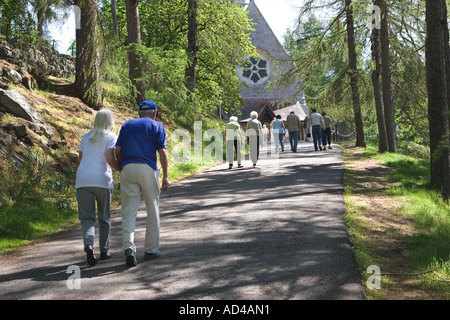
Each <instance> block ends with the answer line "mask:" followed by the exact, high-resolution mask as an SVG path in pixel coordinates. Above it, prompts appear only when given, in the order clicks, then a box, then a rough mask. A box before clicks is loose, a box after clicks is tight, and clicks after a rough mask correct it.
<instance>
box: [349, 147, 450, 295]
mask: <svg viewBox="0 0 450 320" xmlns="http://www.w3.org/2000/svg"><path fill="white" fill-rule="evenodd" d="M344 156H345V163H346V171H345V200H346V205H347V209H348V214H347V215H346V221H347V224H348V226H349V233H350V236H351V239H352V242H353V244H354V248H355V255H356V258H357V261H358V264H359V266H360V269H361V273H362V276H363V282H364V284H367V280H369V281H371V280H372V279H369V277H370V275H372V273H370V274H368V273H367V272H366V270H367V268H368V267H369V266H371V265H377V266H379V267H380V271H381V274H382V277H381V286H380V287H379V288H377V289H372V290H370V289H368V290H367V293H368V296H367V297H368V299H445V300H448V299H449V298H450V293H449V292H450V266H449V265H448V264H447V265H445V266H443V267H441V266H442V265H443V264H445V262H447V261H448V259H449V256H450V205H449V203H446V202H444V201H442V199H441V197H440V195H439V194H438V193H437V192H435V191H433V190H430V188H429V161H428V159H427V156H426V151H424V150H423V149H422V148H420V146H412V145H411V144H405V145H403V144H402V143H401V142H400V143H399V152H398V153H396V154H389V153H386V154H379V153H378V152H377V147H376V141H369V145H368V147H367V148H365V149H358V148H347V149H345V150H344ZM433 269H436V270H433ZM430 270H433V271H432V272H430Z"/></svg>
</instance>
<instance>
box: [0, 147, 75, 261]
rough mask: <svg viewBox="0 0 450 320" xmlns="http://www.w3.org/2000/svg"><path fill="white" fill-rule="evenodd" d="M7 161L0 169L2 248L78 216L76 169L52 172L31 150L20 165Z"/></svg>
mask: <svg viewBox="0 0 450 320" xmlns="http://www.w3.org/2000/svg"><path fill="white" fill-rule="evenodd" d="M9 163H10V162H7V161H5V162H4V163H3V164H2V170H1V172H0V252H1V253H4V252H7V251H9V250H13V249H14V248H16V247H17V246H20V245H23V244H26V243H28V242H29V241H32V240H35V239H36V238H39V237H42V236H45V235H48V234H49V233H51V232H55V231H58V230H60V229H61V228H64V227H66V226H69V225H72V224H73V223H74V222H75V221H76V220H77V215H76V210H75V209H74V195H75V191H74V185H73V179H74V178H73V173H72V172H70V170H68V171H67V172H65V173H56V172H52V171H51V170H50V168H49V166H48V164H47V163H46V161H45V160H44V159H42V158H41V157H40V156H39V155H37V154H35V153H32V152H31V153H29V155H28V156H27V160H26V161H25V162H23V163H22V164H20V163H17V164H16V167H14V166H12V165H10V164H9Z"/></svg>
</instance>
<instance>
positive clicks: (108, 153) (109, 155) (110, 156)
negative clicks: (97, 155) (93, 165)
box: [106, 148, 120, 170]
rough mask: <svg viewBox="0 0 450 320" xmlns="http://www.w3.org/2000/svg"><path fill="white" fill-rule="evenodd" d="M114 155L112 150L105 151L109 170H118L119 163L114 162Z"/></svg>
mask: <svg viewBox="0 0 450 320" xmlns="http://www.w3.org/2000/svg"><path fill="white" fill-rule="evenodd" d="M114 153H115V151H114V149H113V148H111V149H108V150H106V162H108V164H109V166H110V167H111V168H113V169H116V170H120V163H119V161H117V160H116V157H115V156H114Z"/></svg>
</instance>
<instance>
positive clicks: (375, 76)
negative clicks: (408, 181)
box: [371, 28, 388, 152]
mask: <svg viewBox="0 0 450 320" xmlns="http://www.w3.org/2000/svg"><path fill="white" fill-rule="evenodd" d="M379 33H380V32H379V30H378V29H377V28H373V29H372V59H373V61H374V64H375V69H374V70H373V71H372V75H371V77H372V86H373V95H374V100H375V110H376V115H377V128H378V151H379V152H386V151H388V142H387V136H386V126H385V120H384V109H383V98H382V93H381V86H380V75H381V53H380V52H381V49H380V47H381V46H380V37H379Z"/></svg>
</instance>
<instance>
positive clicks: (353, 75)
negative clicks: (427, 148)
mask: <svg viewBox="0 0 450 320" xmlns="http://www.w3.org/2000/svg"><path fill="white" fill-rule="evenodd" d="M345 13H346V18H347V45H348V60H349V73H350V87H351V90H352V102H353V114H354V117H355V131H356V146H357V147H365V146H366V138H365V136H364V124H363V120H362V113H361V98H360V94H359V87H358V67H357V64H358V61H357V54H356V41H355V26H354V19H353V9H352V0H345Z"/></svg>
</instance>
